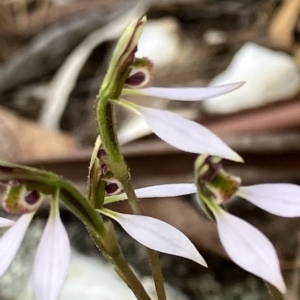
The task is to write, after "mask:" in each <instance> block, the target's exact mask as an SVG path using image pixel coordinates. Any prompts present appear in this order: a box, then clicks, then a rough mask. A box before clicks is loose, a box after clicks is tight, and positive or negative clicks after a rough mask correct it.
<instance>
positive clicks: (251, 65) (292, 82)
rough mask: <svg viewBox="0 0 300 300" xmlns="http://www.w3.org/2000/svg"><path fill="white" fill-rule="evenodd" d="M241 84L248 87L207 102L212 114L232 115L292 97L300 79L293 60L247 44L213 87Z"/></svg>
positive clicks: (205, 105) (216, 78)
mask: <svg viewBox="0 0 300 300" xmlns="http://www.w3.org/2000/svg"><path fill="white" fill-rule="evenodd" d="M237 81H245V82H246V83H245V85H244V86H242V87H241V88H239V89H237V90H236V91H234V92H231V93H229V94H226V95H223V96H220V97H216V98H213V99H209V100H205V101H204V102H203V104H204V107H205V108H206V109H207V111H208V112H210V113H229V112H234V111H239V110H242V109H246V108H251V107H256V106H261V105H264V104H267V103H269V102H273V101H276V100H282V99H286V98H289V97H292V96H294V95H295V94H296V93H297V92H298V91H299V87H300V75H299V72H298V69H297V66H296V63H295V61H294V59H293V58H292V57H291V56H289V55H287V54H285V53H282V52H277V51H272V50H269V49H266V48H264V47H261V46H258V45H256V44H253V43H247V44H245V45H244V46H243V47H242V48H241V49H240V50H239V51H238V52H237V53H236V55H235V56H234V58H233V60H232V62H231V63H230V65H229V66H228V68H227V69H226V70H225V71H224V72H223V73H221V74H220V75H218V76H217V77H215V78H214V79H213V80H212V81H211V82H210V85H220V84H225V83H231V82H237Z"/></svg>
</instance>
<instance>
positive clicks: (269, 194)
mask: <svg viewBox="0 0 300 300" xmlns="http://www.w3.org/2000/svg"><path fill="white" fill-rule="evenodd" d="M238 195H239V196H240V197H242V198H245V199H247V200H248V201H249V202H251V203H253V204H254V205H256V206H258V207H259V208H261V209H264V210H266V211H268V212H270V213H271V214H274V215H277V216H282V217H299V216H300V186H297V185H294V184H288V183H276V184H275V183H274V184H258V185H252V186H245V187H241V188H240V190H239V192H238Z"/></svg>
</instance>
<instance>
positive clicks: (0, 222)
mask: <svg viewBox="0 0 300 300" xmlns="http://www.w3.org/2000/svg"><path fill="white" fill-rule="evenodd" d="M14 224H15V221H12V220H10V219H5V218H0V228H2V227H10V226H12V225H14Z"/></svg>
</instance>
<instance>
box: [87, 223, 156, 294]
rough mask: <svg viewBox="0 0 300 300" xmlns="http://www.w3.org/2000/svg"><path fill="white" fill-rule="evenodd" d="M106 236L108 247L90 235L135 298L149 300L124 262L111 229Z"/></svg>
mask: <svg viewBox="0 0 300 300" xmlns="http://www.w3.org/2000/svg"><path fill="white" fill-rule="evenodd" d="M109 229H110V230H108V234H109V236H108V237H107V238H108V244H109V246H108V247H105V246H107V245H105V244H104V245H103V242H102V240H101V239H99V237H98V236H97V235H95V234H92V236H93V239H94V241H95V244H96V245H97V247H98V248H99V250H100V251H101V252H102V254H103V255H104V257H105V258H106V259H107V260H108V261H109V262H110V263H112V264H113V265H114V269H115V271H116V273H117V274H118V275H119V276H120V278H121V279H122V280H123V281H124V282H125V283H126V284H127V286H128V287H129V288H130V289H131V290H132V292H133V293H134V295H135V297H136V298H137V299H138V300H151V299H150V297H149V295H148V294H147V292H146V291H145V289H144V287H143V285H142V284H141V282H140V281H139V279H138V278H137V277H136V275H135V274H134V272H133V271H132V269H131V268H130V267H129V265H128V263H127V261H126V260H125V258H124V256H123V254H122V251H121V248H120V246H119V244H118V243H117V240H116V238H115V232H114V230H113V228H112V227H110V228H109Z"/></svg>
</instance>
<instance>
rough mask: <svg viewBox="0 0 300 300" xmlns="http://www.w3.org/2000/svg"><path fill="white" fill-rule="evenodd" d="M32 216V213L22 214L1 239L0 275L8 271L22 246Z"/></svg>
mask: <svg viewBox="0 0 300 300" xmlns="http://www.w3.org/2000/svg"><path fill="white" fill-rule="evenodd" d="M32 217H33V214H32V213H30V214H25V215H22V216H21V217H20V218H19V220H18V221H17V222H16V223H15V224H14V225H13V226H12V227H11V228H9V229H8V230H7V231H6V232H5V234H4V235H3V236H2V238H1V239H0V276H2V275H3V274H4V273H5V272H6V271H7V269H8V267H9V266H10V264H11V262H12V261H13V259H14V257H15V255H16V253H17V251H18V249H19V248H20V245H21V243H22V241H23V238H24V235H25V233H26V230H27V228H28V226H29V224H30V222H31V220H32Z"/></svg>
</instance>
